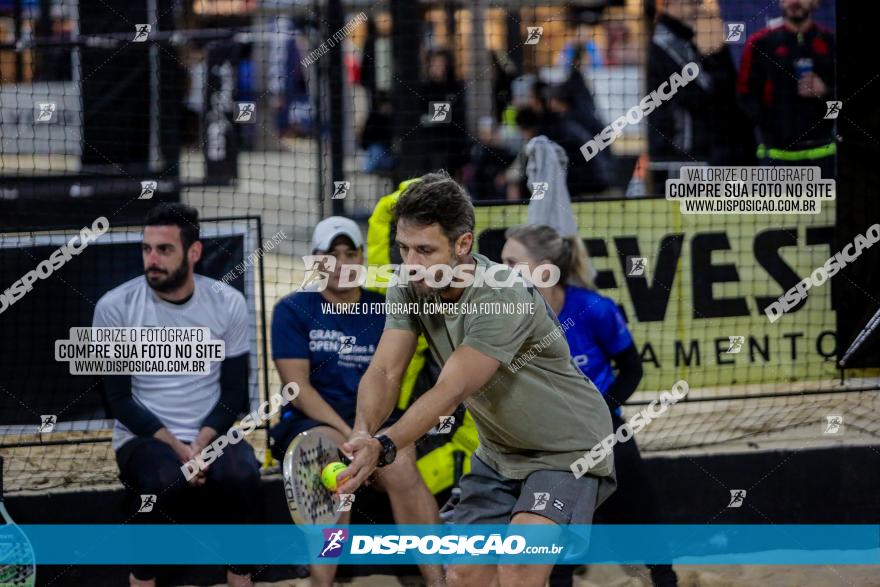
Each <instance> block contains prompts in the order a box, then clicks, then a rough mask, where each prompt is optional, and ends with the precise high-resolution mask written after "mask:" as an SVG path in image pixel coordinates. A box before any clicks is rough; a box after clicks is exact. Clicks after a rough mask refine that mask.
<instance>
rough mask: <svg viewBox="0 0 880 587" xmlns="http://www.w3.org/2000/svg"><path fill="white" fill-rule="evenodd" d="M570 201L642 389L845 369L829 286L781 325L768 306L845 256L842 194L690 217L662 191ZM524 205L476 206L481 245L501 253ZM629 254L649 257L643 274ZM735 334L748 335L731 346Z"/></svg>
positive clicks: (809, 377)
mask: <svg viewBox="0 0 880 587" xmlns="http://www.w3.org/2000/svg"><path fill="white" fill-rule="evenodd" d="M572 207H573V210H574V214H575V216H576V218H577V221H578V226H579V228H580V235H581V237H583V238H584V241H585V243H586V244H587V249H588V250H589V252H590V255H591V261H592V263H593V266H594V267H595V269H596V270H597V271H598V275H597V286H598V289H599V291H600V292H601V293H602V294H603V295H605V296H608V297H610V298H612V299H613V300H615V301H616V302H617V303H618V304H619V305H620V306H621V308H622V309H623V312H624V314H625V316H626V319H627V321H628V323H629V327H630V331H631V332H632V334H633V337H634V339H635V341H636V348H638V349H639V351H640V353H641V355H642V360H643V363H644V367H645V377H644V379H643V381H642V384H641V385H640V387H639V389H640V390H656V389H668V388H669V386H670V385H671V384H672V383H673V382H675V381H676V380H678V379H680V378H683V379H686V380H687V381H688V382H689V384H690V385H691V386H692V387H716V386H721V387H726V386H729V385H738V384H755V383H766V384H778V383H794V382H800V381H829V380H832V379H835V378H838V377H839V371H838V370H837V368H836V366H835V360H836V353H837V344H838V342H837V340H836V336H835V314H834V311H833V310H832V307H831V284H830V282H825V283H824V284H823V285H821V286H819V287H817V288H813V289H811V290H810V292H809V297H808V299H807V300H806V301H805V302H804V303H803V304H801V305H800V306H798V307H796V308H794V309H793V310H791V311H789V312H788V313H786V314H784V315H782V316H781V317H780V318H779V319H778V320H777V321H775V322H773V323H771V322H770V321H769V319H768V317H767V315H766V314H765V313H764V311H763V310H764V308H765V307H766V306H767V305H768V304H769V303H771V302H772V301H774V300H775V299H776V298H778V297H779V296H780V295H782V294H783V293H784V292H785V291H786V290H788V289H789V288H790V287H792V286H794V285H795V284H796V283H797V282H798V281H799V280H800V279H802V278H804V277H807V276H808V275H809V274H811V273H812V272H813V271H814V270H815V269H816V268H817V267H821V266H822V265H823V264H824V263H825V261H826V260H827V259H828V258H829V257H830V256H832V255H833V254H834V253H835V252H836V251H833V250H832V249H831V246H832V243H831V239H832V234H833V224H834V203H833V202H822V211H821V213H819V214H814V215H786V214H775V215H772V214H751V215H749V214H716V215H702V214H701V215H682V214H681V213H680V212H679V204H678V202H668V201H666V200H659V199H650V200H641V199H640V200H619V201H606V202H580V203H575V204H573V205H572ZM527 211H528V208H527V207H526V206H524V205H503V206H481V207H477V208H476V223H477V231H476V234H477V243H478V247H481V252H484V253H487V254H489V255H490V256H493V257H494V258H495V259H496V260H498V254H497V252H498V251H500V245H501V244H503V240H504V239H503V229H504V228H506V227H509V226H513V225H515V224H519V223H521V222H525V220H526V217H527ZM630 257H634V258H643V259H644V260H645V264H644V267H645V268H644V272H643V273H640V271H639V269H638V268H637V269H635V270H632V264H633V262H632V261H629V260H628V259H629V258H630ZM855 262H858V260H856V261H855ZM635 264H638V263H637V262H635ZM628 271H631V272H632V273H634V274H633V275H627V272H628ZM730 337H742V338H741V339H739V338H737V339H734V342H733V346H731V339H730ZM740 342H741V344H740ZM729 351H734V352H729ZM767 391H769V389H768V390H767Z"/></svg>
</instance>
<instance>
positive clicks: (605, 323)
mask: <svg viewBox="0 0 880 587" xmlns="http://www.w3.org/2000/svg"><path fill="white" fill-rule="evenodd" d="M569 319H571V322H572V323H573V324H574V325H573V326H571V327H569V328H568V329H567V330H566V331H565V338H566V339H567V340H568V346H569V348H570V349H571V356H572V357H574V362H575V363H576V364H577V366H578V367H580V370H581V371H583V373H584V375H586V376H587V377H589V378H590V381H592V382H593V383H595V384H596V387H598V388H599V391H600V392H602V395H603V396H604V395H605V393H606V392H607V391H608V388H609V387H611V384H612V383H614V379H615V375H614V369H613V368H612V365H611V357H613V356H614V355H617V354H618V353H620V352H621V351H623V350H625V349H626V348H627V347H629V345H631V344H633V338H632V335H631V334H630V333H629V329H628V328H627V327H626V322H625V321H624V319H623V315H621V313H620V309H619V308H618V307H617V304H616V303H614V300H611V299H609V298H606V297H605V296H603V295H600V294H598V293H596V292H594V291H590V290H588V289H584V288H582V287H576V286H573V285H567V286H566V287H565V303H564V305H563V306H562V311H561V312H560V313H559V322H560V323H563V324H564V323H565V322H566V321H567V320H569Z"/></svg>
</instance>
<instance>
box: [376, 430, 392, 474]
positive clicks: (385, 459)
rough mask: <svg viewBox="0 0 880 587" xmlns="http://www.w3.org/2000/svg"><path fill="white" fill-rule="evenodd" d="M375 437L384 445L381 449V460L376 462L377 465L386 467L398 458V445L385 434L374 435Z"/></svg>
mask: <svg viewBox="0 0 880 587" xmlns="http://www.w3.org/2000/svg"><path fill="white" fill-rule="evenodd" d="M373 438H374V439H376V440H378V441H379V444H381V445H382V448H380V449H379V462H378V463H376V466H377V467H385V466H386V465H390V464H391V463H393V462H394V459H395V458H397V447H396V446H395V445H394V441H393V440H391V439H390V438H388V437H387V436H385V435H384V434H380V435H379V436H374V437H373Z"/></svg>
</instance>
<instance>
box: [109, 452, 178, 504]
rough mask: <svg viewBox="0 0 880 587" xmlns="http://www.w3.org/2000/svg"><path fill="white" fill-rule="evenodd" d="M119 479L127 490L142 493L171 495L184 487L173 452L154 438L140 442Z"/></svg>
mask: <svg viewBox="0 0 880 587" xmlns="http://www.w3.org/2000/svg"><path fill="white" fill-rule="evenodd" d="M121 477H122V481H123V482H124V483H125V484H126V486H128V488H129V489H130V490H132V491H135V492H137V493H141V494H148V495H156V496H160V495H165V496H171V495H173V494H176V493H177V492H179V491H181V490H183V489H185V488H186V479H185V478H184V476H183V473H182V472H181V470H180V461H179V460H178V458H177V456H176V455H175V454H174V451H173V450H171V447H170V446H168V445H167V444H165V443H164V442H161V441H159V440H155V439H151V441H149V442H146V443H143V445H142V446H139V447H137V448H136V449H135V450H134V452H132V454H131V455H129V457H128V459H127V463H126V466H125V470H124V471H122V475H121Z"/></svg>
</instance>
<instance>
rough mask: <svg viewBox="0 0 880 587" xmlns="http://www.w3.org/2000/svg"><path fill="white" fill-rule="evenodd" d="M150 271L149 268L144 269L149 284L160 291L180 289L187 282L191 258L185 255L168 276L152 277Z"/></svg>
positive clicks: (166, 291)
mask: <svg viewBox="0 0 880 587" xmlns="http://www.w3.org/2000/svg"><path fill="white" fill-rule="evenodd" d="M154 269H155V268H154ZM148 271H149V268H148V269H146V270H144V276H145V277H146V278H147V284H148V285H149V286H150V287H151V288H153V289H154V290H156V291H158V292H162V293H168V292H171V291H174V290H176V289H178V288H179V287H181V286H182V285H183V284H184V283H186V278H187V277H188V276H189V260H188V259H187V258H186V257H184V258H183V261H181V262H180V265H178V267H177V269H175V270H173V271H171V272H170V273H168V274H167V275H166V276H162V275H160V276H152V277H151V276H150V275H149V273H148Z"/></svg>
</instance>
